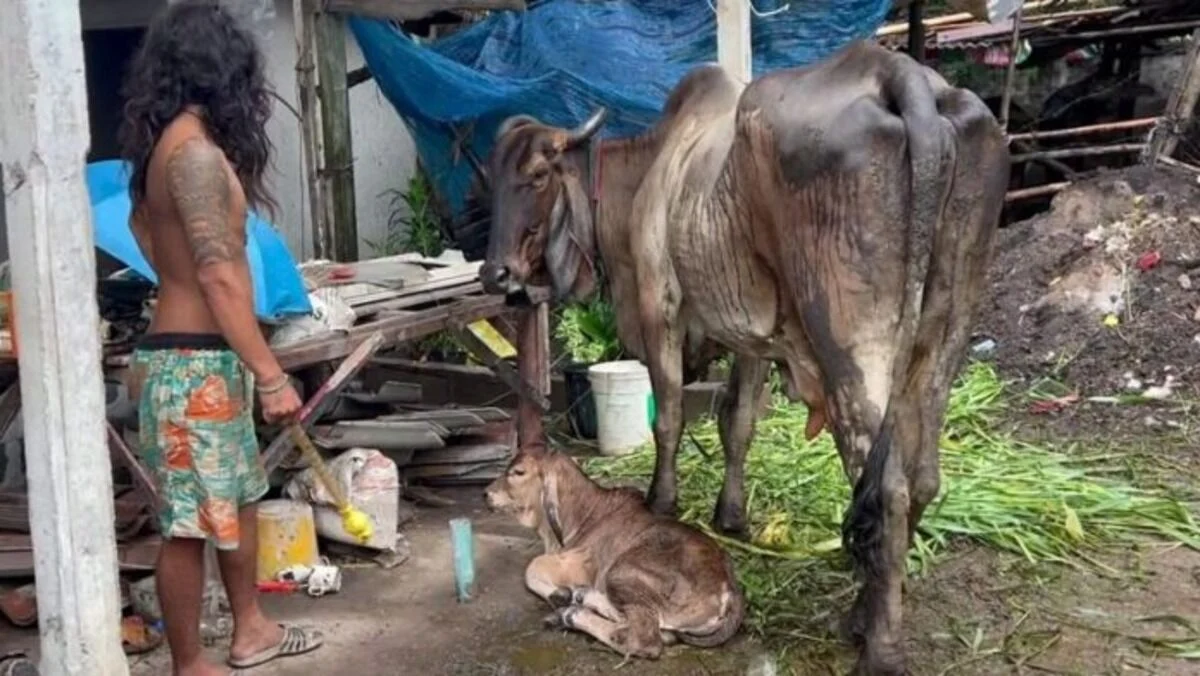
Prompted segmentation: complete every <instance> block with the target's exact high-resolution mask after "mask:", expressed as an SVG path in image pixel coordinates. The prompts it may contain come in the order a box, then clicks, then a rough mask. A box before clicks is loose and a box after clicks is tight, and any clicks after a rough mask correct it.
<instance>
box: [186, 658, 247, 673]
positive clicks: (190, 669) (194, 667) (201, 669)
mask: <svg viewBox="0 0 1200 676" xmlns="http://www.w3.org/2000/svg"><path fill="white" fill-rule="evenodd" d="M232 673H233V672H232V671H230V670H229V669H227V668H225V667H219V666H217V665H215V664H213V663H212V662H209V661H208V660H206V659H204V658H203V657H201V658H199V659H197V660H196V661H195V662H193V663H191V664H188V665H183V666H180V665H176V666H175V676H230V674H232Z"/></svg>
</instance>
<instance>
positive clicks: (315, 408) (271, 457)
mask: <svg viewBox="0 0 1200 676" xmlns="http://www.w3.org/2000/svg"><path fill="white" fill-rule="evenodd" d="M383 342H384V336H383V334H382V333H372V334H371V335H369V336H366V337H365V338H363V339H362V341H361V342H359V343H358V344H357V345H355V347H354V349H353V351H351V352H350V353H349V355H350V356H348V357H346V359H345V361H343V362H342V363H341V364H340V365H339V366H338V367H337V370H335V371H334V372H333V375H331V376H329V380H326V381H325V383H324V384H323V385H321V387H320V388H319V389H318V390H317V391H316V392H314V393H313V395H312V396H311V397H309V399H308V401H307V402H306V403H305V404H304V408H302V409H300V414H299V415H297V416H296V418H297V419H298V420H299V421H300V424H301V425H307V424H311V423H312V422H313V421H315V420H317V419H318V418H320V417H321V413H322V412H323V410H324V409H325V407H326V406H327V405H328V402H329V401H330V400H331V399H333V397H331V395H333V394H336V393H337V392H340V391H341V389H342V388H343V387H345V386H346V383H348V382H350V379H351V378H352V377H354V374H355V373H358V371H359V369H361V368H362V367H363V366H364V365H365V364H366V363H367V362H368V361H370V360H371V357H372V356H374V355H375V353H376V352H378V351H379V348H380V347H382V346H383ZM276 357H277V358H278V354H277V355H276ZM283 368H285V369H286V368H288V367H287V366H284V367H283ZM291 449H292V439H291V435H290V434H287V433H286V432H285V433H282V434H279V435H278V436H276V437H275V439H274V440H273V441H272V442H271V443H270V445H268V446H267V449H266V450H265V451H263V463H264V464H265V465H266V468H267V472H272V471H274V470H275V468H276V467H278V466H279V463H280V462H282V461H283V458H284V456H285V455H286V454H287V452H288V451H290V450H291Z"/></svg>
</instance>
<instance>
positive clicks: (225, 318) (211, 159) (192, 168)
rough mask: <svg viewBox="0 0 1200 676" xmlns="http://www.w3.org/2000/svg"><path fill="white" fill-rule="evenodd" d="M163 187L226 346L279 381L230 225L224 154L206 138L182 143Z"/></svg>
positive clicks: (265, 377)
mask: <svg viewBox="0 0 1200 676" xmlns="http://www.w3.org/2000/svg"><path fill="white" fill-rule="evenodd" d="M166 174H167V175H166V179H167V191H168V192H169V193H170V196H171V199H172V200H173V201H174V203H175V209H176V211H177V212H178V213H179V218H180V220H181V221H182V223H183V229H184V231H185V232H186V233H187V240H188V245H189V246H190V248H191V250H192V251H191V253H192V261H193V263H194V264H195V268H196V270H195V272H196V279H197V281H198V282H199V284H200V288H201V292H202V293H203V294H204V301H205V303H206V304H207V305H208V309H209V312H211V313H212V317H213V319H214V320H215V321H216V323H217V326H219V327H220V329H221V334H222V335H224V336H225V340H227V341H228V342H229V346H230V347H232V348H233V350H234V352H237V354H238V356H239V357H241V359H242V361H243V362H244V363H245V364H246V366H247V367H248V368H249V369H250V371H251V372H253V373H254V375H255V377H256V378H257V379H258V380H259V381H260V382H267V381H272V382H274V381H275V380H276V379H278V378H279V377H280V376H281V374H282V373H283V370H282V369H281V368H280V367H279V362H278V361H277V360H276V359H275V355H274V353H273V352H271V348H270V347H269V346H268V345H267V341H266V339H265V338H264V337H263V334H262V330H261V329H259V326H258V320H257V318H256V317H255V316H254V291H253V287H252V286H251V281H250V277H249V274H248V273H247V270H246V266H245V265H240V266H239V265H234V263H237V262H242V263H244V262H245V255H246V254H245V244H244V241H243V239H242V238H241V237H240V236H239V235H240V234H241V233H240V232H239V230H240V229H237V228H235V227H234V226H233V223H234V219H235V218H237V217H238V216H240V214H237V213H234V204H233V189H232V187H231V186H230V176H229V172H228V171H227V170H226V169H225V157H224V155H223V154H222V153H221V151H220V149H219V148H216V147H215V146H213V145H212V144H211V143H209V142H207V141H206V140H204V139H199V138H197V139H192V140H189V141H185V142H183V143H182V144H181V145H180V146H179V147H178V148H176V149H175V150H174V152H172V153H171V156H170V158H169V159H168V160H167V168H166Z"/></svg>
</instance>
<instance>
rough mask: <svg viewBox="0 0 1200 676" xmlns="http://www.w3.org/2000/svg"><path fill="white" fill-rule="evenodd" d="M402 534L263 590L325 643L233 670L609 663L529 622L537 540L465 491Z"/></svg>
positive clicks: (585, 666) (669, 665)
mask: <svg viewBox="0 0 1200 676" xmlns="http://www.w3.org/2000/svg"><path fill="white" fill-rule="evenodd" d="M475 492H477V491H475ZM475 492H473V493H475ZM457 497H464V496H457ZM464 503H466V504H464ZM470 503H473V504H470ZM467 504H470V506H467ZM464 515H465V516H469V517H470V518H471V519H472V521H473V522H474V527H475V534H476V538H475V547H476V567H477V579H478V585H477V591H476V597H475V598H474V600H472V601H471V602H469V603H466V604H460V603H458V602H457V601H456V599H455V596H454V576H453V564H452V558H451V548H450V536H449V527H448V525H447V521H448V520H449V519H450V518H453V517H456V516H464ZM402 530H403V532H404V533H405V535H406V536H407V537H408V539H409V543H410V544H411V547H412V556H411V557H410V558H409V560H408V561H407V562H405V563H404V564H402V565H400V566H398V567H396V568H393V569H391V570H383V569H381V568H379V567H377V566H374V565H373V564H370V565H367V566H363V567H348V568H346V569H344V571H343V586H342V591H341V592H340V593H338V594H336V595H332V596H326V597H323V598H317V599H314V598H310V597H308V596H305V595H295V596H287V597H285V596H280V595H266V596H265V599H266V600H265V604H266V606H267V609H268V610H269V611H270V612H271V613H272V614H273V615H274V616H275V617H277V618H279V619H281V620H287V621H292V622H299V623H305V624H311V625H314V626H319V627H321V628H322V629H324V630H325V633H326V644H325V645H324V646H323V647H322V648H321V649H320V650H318V651H316V652H313V653H311V654H309V655H305V656H301V657H295V658H290V659H287V660H279V661H277V662H273V663H270V664H267V665H263V666H262V667H259V668H257V669H253V670H250V671H249V672H245V673H251V674H256V675H257V674H261V675H262V676H268V675H272V676H301V675H304V676H309V675H311V674H357V675H361V676H366V675H369V674H380V675H383V674H387V675H389V676H390V675H407V674H413V675H419V676H435V675H441V674H445V675H447V676H476V675H478V676H484V675H487V676H501V675H504V676H510V675H511V676H516V675H519V674H520V675H523V674H529V675H546V676H559V675H562V676H566V675H567V674H571V675H575V674H580V675H584V676H586V675H587V674H600V673H609V672H611V671H612V670H613V669H614V668H617V667H619V666H620V665H621V662H622V659H621V658H620V657H619V656H616V655H614V654H612V653H611V652H608V651H607V650H606V649H603V648H602V647H600V646H599V645H598V644H596V643H595V642H594V641H592V640H591V639H589V638H587V637H584V636H580V635H576V634H567V633H563V632H555V631H549V630H545V629H543V628H542V627H541V618H542V617H543V616H544V615H545V614H546V613H547V612H548V609H547V607H546V606H545V605H544V604H543V603H542V602H541V601H540V600H538V599H537V598H536V597H534V596H533V595H531V594H530V593H529V592H527V591H526V590H525V588H524V584H523V581H522V579H523V575H522V572H523V570H524V567H525V564H526V563H527V562H528V561H529V560H530V559H531V558H532V557H533V556H535V555H537V554H538V553H539V549H540V545H539V544H537V542H536V540H535V539H533V538H532V537H530V534H529V533H528V532H527V531H524V530H523V529H521V528H519V527H518V526H516V525H515V524H513V523H510V522H509V521H508V520H507V519H505V518H504V517H501V516H497V515H493V514H490V513H488V512H487V511H486V510H484V509H482V508H481V507H480V506H479V505H478V499H477V497H476V496H474V495H473V494H472V495H467V496H465V499H464V500H463V501H462V502H460V506H457V507H452V508H443V509H421V510H419V511H418V513H417V518H416V519H415V520H414V521H412V522H409V523H408V524H406V525H405V526H404V527H403V529H402ZM36 642H37V635H36V633H35V632H31V631H25V632H17V631H15V630H12V629H10V628H0V645H4V646H8V645H11V644H16V645H19V647H24V648H27V649H33V648H35V647H36ZM226 649H227V646H220V645H218V646H214V647H213V648H212V654H213V657H214V659H223V658H224V656H225V655H226V652H225V650H226ZM768 661H769V660H768V659H767V657H766V656H765V655H764V654H763V652H762V650H761V649H760V648H759V647H758V646H757V645H755V644H754V643H753V642H752V641H749V640H746V639H735V641H734V642H731V643H730V644H728V645H727V646H725V647H724V648H721V649H717V650H698V649H695V648H688V647H676V648H672V649H671V650H670V651H669V652H668V654H667V655H666V656H665V657H664V658H663V659H661V660H659V661H657V662H653V663H650V662H640V661H639V662H631V663H629V664H626V665H625V666H624V667H623V668H622V669H621V671H623V672H624V673H627V674H639V675H641V674H647V675H648V676H659V675H662V676H666V675H684V674H686V675H691V674H756V673H761V674H764V676H765V674H769V673H773V672H774V670H773V669H772V668H770V667H769V666H767V662H768ZM169 664H170V662H169V655H168V652H167V649H166V648H165V646H164V647H163V648H160V649H158V650H156V651H155V652H153V653H150V654H148V655H143V656H138V657H132V658H130V672H131V674H132V675H133V676H151V675H154V676H157V675H159V674H169V673H170V671H169Z"/></svg>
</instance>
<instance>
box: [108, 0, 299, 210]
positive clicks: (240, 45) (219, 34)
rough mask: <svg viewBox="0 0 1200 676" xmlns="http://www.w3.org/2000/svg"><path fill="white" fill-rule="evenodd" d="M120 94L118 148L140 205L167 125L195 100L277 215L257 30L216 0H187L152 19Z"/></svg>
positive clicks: (255, 203) (247, 183) (245, 183)
mask: <svg viewBox="0 0 1200 676" xmlns="http://www.w3.org/2000/svg"><path fill="white" fill-rule="evenodd" d="M122 94H123V95H124V97H125V111H124V112H125V114H124V119H123V120H122V123H121V129H120V141H121V154H122V155H123V157H124V158H125V159H126V160H128V161H129V163H130V164H131V165H132V168H133V174H132V176H131V177H130V181H129V190H130V197H131V198H132V199H133V203H134V204H135V205H138V204H141V201H142V198H144V197H145V195H146V170H147V167H148V166H149V164H150V157H151V156H152V155H153V153H154V147H155V145H157V143H158V140H159V137H160V136H161V135H162V132H163V130H164V129H165V128H166V127H167V125H168V124H170V123H171V121H172V120H174V119H175V118H176V117H177V116H178V115H179V114H180V113H182V112H183V111H184V110H185V109H186V108H187V107H188V106H194V107H196V108H197V109H198V112H199V114H200V116H201V118H202V119H203V121H204V124H205V127H206V129H207V130H208V133H209V135H210V136H211V137H212V139H213V141H214V142H215V143H216V144H217V145H218V146H219V147H220V148H221V150H222V151H224V153H225V156H226V158H228V159H229V162H230V163H231V164H232V165H233V168H234V171H235V172H236V173H237V177H238V179H239V180H240V181H241V183H242V189H243V190H244V191H245V193H246V199H247V201H248V202H249V203H250V205H251V206H252V207H254V208H257V209H266V210H267V212H268V213H269V214H271V215H273V214H274V212H275V210H276V207H277V205H276V202H275V200H274V199H273V198H272V197H271V195H270V193H269V192H268V190H267V188H266V186H265V185H264V180H263V174H264V172H265V171H266V169H267V167H268V166H269V164H270V162H271V150H272V146H271V141H270V139H269V138H267V130H266V123H267V119H268V118H269V117H270V115H271V98H270V96H271V95H270V89H269V86H268V84H267V81H266V77H265V76H264V75H263V56H262V53H261V52H260V51H259V49H258V45H257V44H256V43H255V40H254V36H253V35H252V34H251V33H250V32H249V31H248V30H247V29H246V28H244V27H243V26H241V25H239V23H238V22H237V20H236V19H235V18H234V17H233V16H232V15H231V14H230V13H229V12H228V10H226V9H225V8H224V7H222V6H221V4H220V3H219V2H217V0H187V1H185V2H181V3H179V4H175V5H172V6H170V7H169V8H168V9H167V10H166V11H164V12H163V13H162V14H161V15H160V16H159V17H158V18H157V19H155V21H154V23H153V24H151V26H150V28H149V30H147V31H146V36H145V38H144V39H143V40H142V45H141V48H140V49H139V50H138V53H137V55H136V56H135V57H134V59H133V61H132V63H131V64H130V66H129V71H128V73H127V74H126V77H125V84H124V88H123V91H122Z"/></svg>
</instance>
